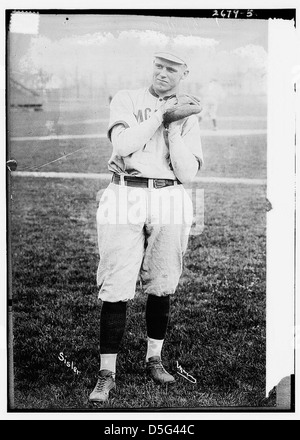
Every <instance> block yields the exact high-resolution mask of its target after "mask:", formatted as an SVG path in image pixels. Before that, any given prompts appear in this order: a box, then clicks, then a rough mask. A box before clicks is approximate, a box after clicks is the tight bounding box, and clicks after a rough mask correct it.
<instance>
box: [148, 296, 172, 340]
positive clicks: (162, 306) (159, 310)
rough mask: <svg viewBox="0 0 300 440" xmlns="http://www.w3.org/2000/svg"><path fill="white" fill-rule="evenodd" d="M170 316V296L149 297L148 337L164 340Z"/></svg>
mask: <svg viewBox="0 0 300 440" xmlns="http://www.w3.org/2000/svg"><path fill="white" fill-rule="evenodd" d="M169 315H170V296H169V295H167V296H155V295H148V298H147V303H146V326H147V336H148V337H149V338H152V339H164V338H165V336H166V333H167V327H168V322H169Z"/></svg>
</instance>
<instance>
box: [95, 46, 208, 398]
mask: <svg viewBox="0 0 300 440" xmlns="http://www.w3.org/2000/svg"><path fill="white" fill-rule="evenodd" d="M188 73H189V72H188V67H187V65H186V62H185V60H183V59H181V58H180V57H178V56H177V55H175V54H173V53H165V52H159V53H156V54H155V56H154V61H153V76H152V84H151V86H150V87H146V88H143V89H138V90H122V91H119V92H118V93H117V94H116V95H115V96H114V97H113V99H112V101H111V104H110V121H109V128H108V137H109V139H110V140H111V143H112V148H113V151H112V155H111V158H110V160H109V164H108V167H109V170H110V171H111V172H112V180H111V183H110V184H109V186H108V187H107V188H106V189H105V191H104V193H103V195H102V197H101V200H100V203H99V207H98V210H97V230H98V245H99V255H100V262H99V266H98V271H97V284H98V286H99V298H100V299H101V300H102V308H101V316H100V371H99V375H98V380H97V383H96V386H95V388H94V390H93V391H92V392H91V394H90V396H89V400H90V401H91V402H104V401H106V400H107V399H108V397H109V392H110V391H111V390H112V389H114V388H115V387H116V382H115V375H116V361H117V354H118V352H119V347H120V343H121V340H122V337H123V334H124V329H125V323H126V307H127V302H128V301H129V300H133V299H134V296H135V290H136V283H137V280H138V278H139V279H140V282H141V284H142V288H143V292H144V293H145V294H146V295H147V302H146V312H145V318H146V328H147V351H146V356H145V367H146V369H147V372H148V374H149V375H150V377H151V378H152V379H153V380H154V381H155V382H157V383H158V384H167V383H172V382H174V381H175V379H174V377H173V376H172V375H171V374H170V373H168V372H167V371H166V369H165V368H164V366H163V364H162V357H161V352H162V347H163V343H164V340H165V337H166V332H167V326H168V321H169V315H170V295H172V294H174V292H175V290H176V287H177V285H178V281H179V277H180V275H181V272H182V258H183V255H184V253H185V251H186V248H187V242H188V234H189V231H190V227H191V223H192V219H193V207H192V202H191V200H190V198H189V196H188V194H187V192H186V190H185V189H184V186H183V184H184V183H186V182H190V181H191V180H192V179H193V178H194V177H195V175H196V174H197V172H198V170H199V169H200V167H201V165H202V163H203V157H202V148H201V140H200V131H199V124H198V120H197V117H196V115H195V114H192V113H193V112H192V111H191V109H193V108H194V107H193V105H192V104H193V102H192V101H191V102H188V105H186V106H185V104H180V103H181V102H182V101H180V100H181V96H180V94H179V85H180V83H181V81H182V80H184V79H185V78H186V77H187V75H188ZM184 99H185V98H184ZM187 99H188V98H187ZM183 102H185V101H184V100H183ZM179 104H180V105H179ZM195 107H196V110H195V112H198V111H199V110H198V109H197V106H195ZM181 109H183V110H184V109H187V115H188V116H186V117H183V116H182V114H180V115H179V116H178V114H177V116H176V112H177V111H178V110H179V111H180V110H181ZM190 111H191V115H189V114H190V113H189V112H190ZM172 115H173V116H172ZM167 116H168V118H167ZM172 118H173V119H172ZM175 217H177V218H175Z"/></svg>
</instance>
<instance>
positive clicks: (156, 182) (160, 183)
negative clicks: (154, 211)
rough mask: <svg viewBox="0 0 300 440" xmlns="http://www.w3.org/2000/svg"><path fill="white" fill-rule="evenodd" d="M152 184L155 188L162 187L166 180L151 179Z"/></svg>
mask: <svg viewBox="0 0 300 440" xmlns="http://www.w3.org/2000/svg"><path fill="white" fill-rule="evenodd" d="M153 186H154V188H156V189H159V188H164V187H165V186H166V180H165V179H153Z"/></svg>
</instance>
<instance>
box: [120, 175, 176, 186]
mask: <svg viewBox="0 0 300 440" xmlns="http://www.w3.org/2000/svg"><path fill="white" fill-rule="evenodd" d="M111 181H112V182H113V183H116V184H117V185H126V186H135V187H139V188H156V189H159V188H165V187H166V186H174V185H181V182H179V180H172V179H150V178H147V177H138V176H130V175H126V174H125V175H124V174H121V175H119V174H115V173H114V174H113V175H112V179H111Z"/></svg>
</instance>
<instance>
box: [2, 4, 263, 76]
mask: <svg viewBox="0 0 300 440" xmlns="http://www.w3.org/2000/svg"><path fill="white" fill-rule="evenodd" d="M170 14H171V11H170ZM38 29H39V30H38V34H36V35H25V34H20V33H11V39H10V43H11V44H10V62H11V68H12V70H13V71H15V72H20V71H22V72H25V71H26V72H32V73H34V71H35V70H37V69H40V68H41V69H43V70H44V71H46V72H48V73H50V74H51V75H53V76H54V77H57V78H64V79H65V81H66V80H68V81H69V82H72V81H73V80H74V78H75V76H76V75H79V77H80V78H90V79H91V78H93V82H94V83H97V82H98V83H101V82H103V81H110V82H111V83H114V82H115V83H116V82H119V80H120V75H121V76H122V78H126V77H127V78H128V79H132V78H133V77H134V78H137V80H140V79H141V78H144V77H146V76H147V75H148V72H150V71H151V62H152V58H153V53H154V52H155V51H157V50H166V49H168V50H175V51H176V52H177V53H179V54H182V55H183V56H185V57H186V58H187V60H188V62H189V64H190V67H191V74H190V77H189V80H191V81H196V79H197V78H199V77H201V78H203V79H207V78H208V77H209V76H212V75H213V76H218V75H220V76H222V75H223V76H224V75H226V72H227V74H228V75H231V74H232V73H234V72H235V71H240V70H241V71H243V68H244V70H245V69H248V68H249V67H251V68H254V69H255V68H258V69H261V68H264V67H265V66H266V58H267V45H268V39H267V35H268V32H267V30H268V23H267V21H266V20H248V21H247V20H240V19H232V20H231V19H226V20H224V19H218V20H216V19H213V18H209V19H207V18H195V17H172V16H170V17H158V16H136V15H118V14H113V15H101V14H97V15H95V14H94V15H90V14H75V15H74V14H73V15H72V14H70V15H63V14H41V15H40V18H39V28H38ZM149 75H150V74H149ZM149 79H150V76H149ZM145 80H146V81H148V78H147V79H145Z"/></svg>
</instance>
